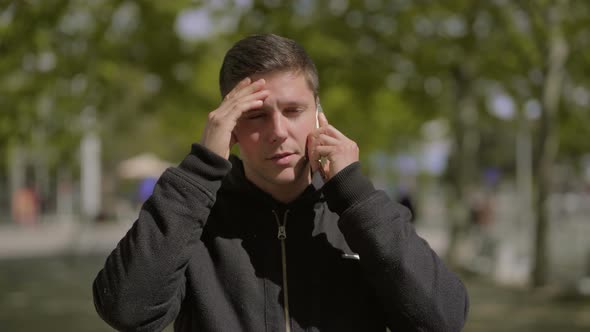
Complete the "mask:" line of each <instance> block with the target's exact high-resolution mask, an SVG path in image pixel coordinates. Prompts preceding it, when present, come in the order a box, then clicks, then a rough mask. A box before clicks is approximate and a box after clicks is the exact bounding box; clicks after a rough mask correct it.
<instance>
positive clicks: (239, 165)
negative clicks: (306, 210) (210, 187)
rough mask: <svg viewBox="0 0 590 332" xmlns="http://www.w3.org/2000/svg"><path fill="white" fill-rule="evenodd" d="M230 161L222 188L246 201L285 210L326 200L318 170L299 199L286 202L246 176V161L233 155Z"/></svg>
mask: <svg viewBox="0 0 590 332" xmlns="http://www.w3.org/2000/svg"><path fill="white" fill-rule="evenodd" d="M229 161H230V162H231V164H232V169H231V171H230V173H229V174H228V175H227V176H226V177H225V178H224V180H223V185H222V188H223V189H225V190H227V193H228V194H232V195H234V194H235V195H240V196H241V198H242V200H243V201H245V202H248V203H251V204H255V205H259V204H262V205H263V206H267V207H268V208H270V209H273V210H275V209H276V210H284V209H294V208H298V207H300V206H305V205H308V206H309V205H314V204H315V203H317V202H320V201H323V200H324V199H323V193H322V190H321V189H322V187H323V185H324V181H323V179H322V177H321V175H320V174H319V173H318V172H316V173H315V174H314V175H313V177H312V183H311V184H310V185H309V186H308V187H307V188H306V189H305V190H304V191H303V193H302V194H301V195H300V196H299V197H298V198H297V199H295V200H294V201H293V202H290V203H288V204H285V203H281V202H279V201H277V200H275V199H274V198H273V197H272V196H271V195H270V194H269V193H267V192H265V191H263V190H262V189H260V188H258V187H257V186H256V185H255V184H254V183H252V182H250V180H248V179H247V178H246V175H245V173H244V163H243V162H242V160H241V159H240V158H238V157H237V156H235V155H231V156H230V158H229Z"/></svg>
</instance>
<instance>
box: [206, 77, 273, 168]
mask: <svg viewBox="0 0 590 332" xmlns="http://www.w3.org/2000/svg"><path fill="white" fill-rule="evenodd" d="M265 84H266V82H265V81H264V79H259V80H257V81H255V82H251V80H250V78H249V77H246V78H245V79H243V80H242V81H241V82H240V83H238V84H237V85H236V86H235V87H234V88H233V90H231V91H230V92H229V93H228V94H227V95H226V96H225V98H223V102H221V105H219V107H218V108H217V109H216V110H214V111H213V112H211V113H209V116H208V119H207V124H206V125H205V130H204V131H203V136H202V137H201V145H203V146H204V147H206V148H207V149H209V150H211V151H213V152H215V153H217V154H218V155H220V156H222V157H223V158H225V159H228V158H229V152H230V149H231V147H232V146H233V145H234V144H235V143H236V140H235V137H234V135H233V133H232V131H233V130H234V128H235V126H236V124H237V123H238V119H239V118H240V117H241V116H242V114H243V113H244V112H247V111H249V110H253V109H257V108H260V107H262V104H263V102H264V99H266V97H268V94H269V91H268V90H263V88H264V85H265Z"/></svg>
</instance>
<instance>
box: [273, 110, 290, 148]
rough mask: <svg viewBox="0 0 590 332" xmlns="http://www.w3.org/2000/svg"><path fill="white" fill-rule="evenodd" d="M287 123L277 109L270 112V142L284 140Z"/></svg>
mask: <svg viewBox="0 0 590 332" xmlns="http://www.w3.org/2000/svg"><path fill="white" fill-rule="evenodd" d="M286 125H287V123H286V122H285V118H284V117H283V114H282V113H281V112H278V111H274V112H272V115H271V118H270V128H269V131H270V132H269V136H270V137H269V138H270V141H271V142H276V141H280V142H282V141H284V140H285V139H286V138H287V128H286Z"/></svg>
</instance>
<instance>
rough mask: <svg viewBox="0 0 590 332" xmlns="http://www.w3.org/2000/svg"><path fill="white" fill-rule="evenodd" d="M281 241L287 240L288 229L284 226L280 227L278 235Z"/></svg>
mask: <svg viewBox="0 0 590 332" xmlns="http://www.w3.org/2000/svg"><path fill="white" fill-rule="evenodd" d="M277 237H278V238H279V240H284V239H286V238H287V229H286V228H285V226H284V225H281V226H279V234H278V235H277Z"/></svg>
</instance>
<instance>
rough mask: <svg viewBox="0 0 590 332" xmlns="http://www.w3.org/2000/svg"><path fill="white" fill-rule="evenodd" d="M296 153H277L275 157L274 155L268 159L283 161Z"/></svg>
mask: <svg viewBox="0 0 590 332" xmlns="http://www.w3.org/2000/svg"><path fill="white" fill-rule="evenodd" d="M293 154H294V153H292V152H284V153H277V154H275V155H273V156H272V157H270V158H268V159H269V160H279V159H283V158H285V157H289V156H291V155H293Z"/></svg>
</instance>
